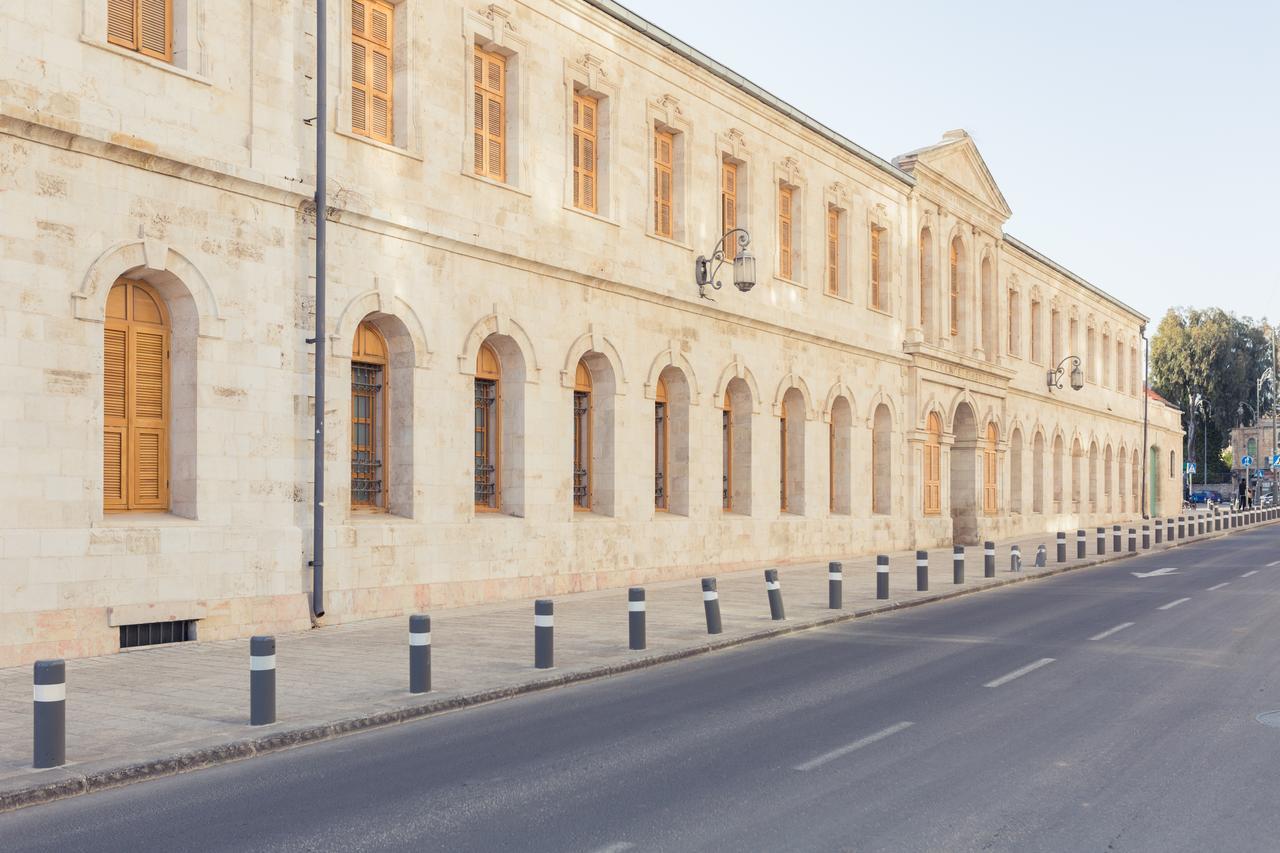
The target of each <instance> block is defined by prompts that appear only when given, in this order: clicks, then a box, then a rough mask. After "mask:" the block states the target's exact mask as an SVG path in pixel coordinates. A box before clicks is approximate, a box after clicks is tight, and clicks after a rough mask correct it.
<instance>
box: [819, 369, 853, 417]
mask: <svg viewBox="0 0 1280 853" xmlns="http://www.w3.org/2000/svg"><path fill="white" fill-rule="evenodd" d="M840 397H844V398H845V400H846V401H847V402H848V403H849V415H850V418H851V419H852V420H857V419H858V406H857V401H856V399H855V398H854V396H853V391H852V390H850V388H849V386H848V385H847V384H846V383H845V381H844V377H843V376H839V377H837V378H836V381H835V382H834V383H832V385H831V390H829V391H828V392H827V401H826V403H825V405H824V406H823V409H822V421H823V423H828V424H829V423H831V416H832V411H833V409H834V408H835V404H836V400H837V399H839V398H840Z"/></svg>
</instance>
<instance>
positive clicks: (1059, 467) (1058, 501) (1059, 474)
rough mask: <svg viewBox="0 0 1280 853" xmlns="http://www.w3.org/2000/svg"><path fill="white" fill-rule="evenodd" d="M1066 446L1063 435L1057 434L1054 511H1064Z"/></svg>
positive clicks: (1054, 469) (1054, 462) (1054, 461)
mask: <svg viewBox="0 0 1280 853" xmlns="http://www.w3.org/2000/svg"><path fill="white" fill-rule="evenodd" d="M1065 455H1066V451H1065V448H1064V446H1063V443H1062V436H1060V435H1059V436H1055V437H1054V439H1053V511H1054V512H1062V509H1063V506H1062V479H1063V468H1064V466H1065V465H1066V460H1065V459H1064V458H1063V457H1064V456H1065Z"/></svg>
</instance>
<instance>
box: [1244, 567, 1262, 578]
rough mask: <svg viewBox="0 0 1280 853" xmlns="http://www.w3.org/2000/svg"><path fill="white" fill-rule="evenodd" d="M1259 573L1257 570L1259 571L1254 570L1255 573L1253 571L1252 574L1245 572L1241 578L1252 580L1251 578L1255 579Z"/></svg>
mask: <svg viewBox="0 0 1280 853" xmlns="http://www.w3.org/2000/svg"><path fill="white" fill-rule="evenodd" d="M1257 573H1258V570H1257V569H1254V570H1253V571H1251V572H1245V573H1244V574H1242V575H1241V576H1240V577H1242V578H1251V577H1253V576H1254V575H1256V574H1257Z"/></svg>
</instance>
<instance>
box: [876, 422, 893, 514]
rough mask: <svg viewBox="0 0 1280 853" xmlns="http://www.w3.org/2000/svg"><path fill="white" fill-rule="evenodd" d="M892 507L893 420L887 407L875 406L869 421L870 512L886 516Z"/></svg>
mask: <svg viewBox="0 0 1280 853" xmlns="http://www.w3.org/2000/svg"><path fill="white" fill-rule="evenodd" d="M892 507H893V420H892V418H890V417H889V407H888V406H886V405H885V404H884V403H881V404H880V405H878V406H876V414H875V417H874V418H873V419H872V421H871V512H872V513H874V514H875V515H888V514H889V513H890V512H892Z"/></svg>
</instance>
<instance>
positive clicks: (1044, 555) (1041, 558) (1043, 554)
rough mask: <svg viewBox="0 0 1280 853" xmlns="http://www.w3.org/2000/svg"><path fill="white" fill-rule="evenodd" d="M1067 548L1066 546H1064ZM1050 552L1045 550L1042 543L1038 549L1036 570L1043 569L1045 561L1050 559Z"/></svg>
mask: <svg viewBox="0 0 1280 853" xmlns="http://www.w3.org/2000/svg"><path fill="white" fill-rule="evenodd" d="M1064 547H1065V546H1064ZM1048 554H1049V552H1048V551H1046V550H1045V548H1044V543H1043V542H1042V543H1040V547H1038V548H1036V568H1037V569H1043V568H1044V567H1045V561H1046V560H1048V559H1049V556H1048Z"/></svg>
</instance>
